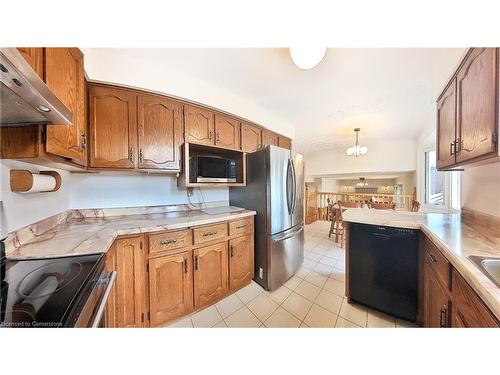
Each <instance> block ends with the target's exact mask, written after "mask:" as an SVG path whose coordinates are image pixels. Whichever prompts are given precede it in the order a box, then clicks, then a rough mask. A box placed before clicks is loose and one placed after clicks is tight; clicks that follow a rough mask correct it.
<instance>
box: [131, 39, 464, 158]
mask: <svg viewBox="0 0 500 375" xmlns="http://www.w3.org/2000/svg"><path fill="white" fill-rule="evenodd" d="M462 51H463V50H462V49H328V51H327V53H326V56H325V58H324V60H323V61H322V62H321V63H320V64H319V65H318V66H317V67H315V68H314V69H312V70H309V71H304V70H301V69H299V68H297V67H296V66H295V65H294V64H293V63H292V61H291V59H290V56H289V52H288V49H287V48H269V49H265V48H249V49H136V50H129V51H127V52H128V53H132V54H137V56H140V57H141V58H142V59H145V58H147V59H153V60H156V61H159V62H161V63H162V64H163V65H164V66H165V67H168V68H169V69H174V70H176V71H179V72H183V73H185V74H188V75H191V76H193V77H195V78H197V79H199V80H200V81H205V82H208V83H210V84H212V85H213V86H216V87H219V88H221V89H223V90H227V91H229V92H231V93H233V94H235V95H237V96H239V97H241V98H242V99H245V100H248V101H251V102H252V103H254V104H256V105H257V106H259V107H261V108H262V109H264V110H266V111H268V112H270V113H272V114H273V115H275V116H277V117H278V118H281V119H283V120H284V121H286V122H288V123H290V124H292V125H293V126H294V127H295V138H294V145H295V147H296V148H297V149H298V150H299V151H301V152H305V153H307V152H309V151H313V150H320V149H328V148H332V147H345V146H346V145H350V144H352V143H353V138H354V136H353V128H354V127H360V128H361V133H360V143H362V144H366V145H367V146H368V147H369V146H370V142H374V141H376V140H378V139H383V140H398V139H416V138H417V137H418V135H419V133H420V131H421V129H422V127H423V125H424V122H425V121H426V120H428V119H429V116H431V115H432V114H433V112H434V110H435V97H436V95H437V93H436V87H437V88H438V89H437V90H439V88H440V87H442V85H443V84H444V81H445V80H446V79H447V77H448V76H449V74H451V69H452V68H453V66H454V65H455V64H456V61H457V60H458V58H459V57H460V55H461V53H462ZM438 65H439V66H438ZM443 66H444V67H443ZM159 74H160V73H159ZM188 99H189V98H188ZM262 125H264V126H265V125H266V124H262Z"/></svg>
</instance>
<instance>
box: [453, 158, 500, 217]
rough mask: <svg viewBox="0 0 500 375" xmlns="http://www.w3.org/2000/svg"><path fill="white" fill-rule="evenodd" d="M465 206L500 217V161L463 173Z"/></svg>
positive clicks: (468, 169) (469, 169)
mask: <svg viewBox="0 0 500 375" xmlns="http://www.w3.org/2000/svg"><path fill="white" fill-rule="evenodd" d="M462 199H463V207H466V208H469V209H472V210H476V211H479V212H482V213H485V214H488V215H493V216H496V217H499V218H500V163H495V164H486V165H482V166H479V167H473V168H467V169H466V170H465V171H464V172H463V173H462Z"/></svg>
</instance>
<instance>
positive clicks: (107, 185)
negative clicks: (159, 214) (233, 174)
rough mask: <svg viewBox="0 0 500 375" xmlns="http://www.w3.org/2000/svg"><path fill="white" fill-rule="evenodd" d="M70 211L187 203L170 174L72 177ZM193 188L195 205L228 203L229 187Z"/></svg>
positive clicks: (191, 198) (184, 195)
mask: <svg viewBox="0 0 500 375" xmlns="http://www.w3.org/2000/svg"><path fill="white" fill-rule="evenodd" d="M71 189H72V191H71V208H102V207H133V206H155V205H168V204H181V203H188V202H189V200H188V197H187V194H186V190H185V189H184V190H180V189H178V188H177V178H176V177H175V176H170V175H95V176H88V175H82V174H73V175H72V176H71ZM201 192H202V195H201V194H200V191H199V189H194V194H193V196H192V197H190V200H191V202H192V203H198V202H200V201H201V199H202V198H204V201H206V202H213V201H221V200H229V189H228V188H204V189H202V190H201Z"/></svg>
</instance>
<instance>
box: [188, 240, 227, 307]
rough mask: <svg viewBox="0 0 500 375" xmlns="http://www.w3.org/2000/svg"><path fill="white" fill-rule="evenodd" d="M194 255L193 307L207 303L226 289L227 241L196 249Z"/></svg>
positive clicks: (224, 292) (222, 294)
mask: <svg viewBox="0 0 500 375" xmlns="http://www.w3.org/2000/svg"><path fill="white" fill-rule="evenodd" d="M193 256H194V307H195V308H196V309H198V308H200V307H202V306H206V305H209V304H210V303H212V302H213V301H216V300H218V299H219V298H221V297H222V296H224V295H225V294H226V293H227V291H228V260H227V241H225V242H220V243H217V244H215V245H209V246H205V247H202V248H200V249H196V250H194V252H193Z"/></svg>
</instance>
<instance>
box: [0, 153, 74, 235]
mask: <svg viewBox="0 0 500 375" xmlns="http://www.w3.org/2000/svg"><path fill="white" fill-rule="evenodd" d="M0 169H1V171H0V172H1V175H0V199H1V200H2V209H1V212H0V221H1V223H2V225H1V226H2V233H1V234H0V237H1V236H2V235H5V234H6V233H8V232H11V231H13V230H16V229H19V228H21V227H24V226H26V225H28V224H31V223H34V222H36V221H38V220H41V219H45V218H46V217H49V216H52V215H55V214H58V213H60V212H63V211H66V210H68V209H69V207H70V200H71V197H70V194H71V193H70V187H71V183H70V180H71V176H70V174H69V173H68V172H65V171H59V170H56V171H57V172H59V174H60V175H61V177H62V181H63V183H62V185H61V188H60V189H59V190H58V191H56V192H53V193H34V194H21V193H13V192H11V191H10V178H9V175H10V170H11V169H28V170H30V171H32V172H38V171H41V170H48V169H49V168H44V167H41V166H36V165H33V164H28V163H22V162H18V161H13V160H1V161H0ZM51 170H54V169H51Z"/></svg>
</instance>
